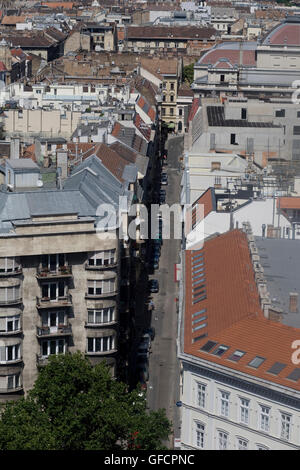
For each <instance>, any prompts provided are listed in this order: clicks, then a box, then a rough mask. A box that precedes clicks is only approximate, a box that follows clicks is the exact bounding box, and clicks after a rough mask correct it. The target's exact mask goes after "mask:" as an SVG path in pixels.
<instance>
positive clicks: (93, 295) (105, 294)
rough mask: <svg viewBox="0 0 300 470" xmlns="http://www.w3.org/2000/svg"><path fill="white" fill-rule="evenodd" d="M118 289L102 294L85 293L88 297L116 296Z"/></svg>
mask: <svg viewBox="0 0 300 470" xmlns="http://www.w3.org/2000/svg"><path fill="white" fill-rule="evenodd" d="M117 293H118V291H117V290H116V289H115V290H113V291H111V292H102V293H101V294H89V293H88V292H87V293H86V294H85V298H86V299H91V300H93V299H103V298H105V297H115V296H116V295H117Z"/></svg>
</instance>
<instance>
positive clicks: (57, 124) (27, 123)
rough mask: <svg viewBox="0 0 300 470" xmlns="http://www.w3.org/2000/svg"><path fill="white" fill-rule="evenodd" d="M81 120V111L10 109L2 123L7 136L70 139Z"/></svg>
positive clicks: (3, 117) (5, 112)
mask: <svg viewBox="0 0 300 470" xmlns="http://www.w3.org/2000/svg"><path fill="white" fill-rule="evenodd" d="M80 119H81V112H80V111H61V110H56V109H51V110H46V109H42V108H39V109H8V110H6V111H4V116H2V122H3V124H4V128H3V129H4V132H5V134H6V136H8V137H12V136H20V137H22V136H24V135H25V134H26V137H34V136H39V137H41V136H42V137H65V138H67V139H68V138H70V137H71V135H72V134H73V132H74V131H75V129H76V128H77V126H78V124H79V122H80Z"/></svg>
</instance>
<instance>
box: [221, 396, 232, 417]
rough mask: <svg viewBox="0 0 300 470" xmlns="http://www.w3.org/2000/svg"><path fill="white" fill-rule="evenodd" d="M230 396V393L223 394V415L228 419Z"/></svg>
mask: <svg viewBox="0 0 300 470" xmlns="http://www.w3.org/2000/svg"><path fill="white" fill-rule="evenodd" d="M229 396H230V393H228V392H221V410H220V411H221V415H222V416H225V417H226V418H227V417H228V416H229Z"/></svg>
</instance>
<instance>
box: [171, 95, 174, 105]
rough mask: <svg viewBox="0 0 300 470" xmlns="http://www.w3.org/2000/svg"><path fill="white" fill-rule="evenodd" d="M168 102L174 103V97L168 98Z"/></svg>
mask: <svg viewBox="0 0 300 470" xmlns="http://www.w3.org/2000/svg"><path fill="white" fill-rule="evenodd" d="M170 101H171V103H174V95H171V96H170Z"/></svg>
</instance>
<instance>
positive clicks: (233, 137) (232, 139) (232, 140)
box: [230, 134, 236, 145]
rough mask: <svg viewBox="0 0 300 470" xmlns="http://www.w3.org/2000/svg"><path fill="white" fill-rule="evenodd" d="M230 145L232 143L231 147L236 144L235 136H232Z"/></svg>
mask: <svg viewBox="0 0 300 470" xmlns="http://www.w3.org/2000/svg"><path fill="white" fill-rule="evenodd" d="M230 143H231V145H234V144H236V141H235V134H230Z"/></svg>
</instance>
